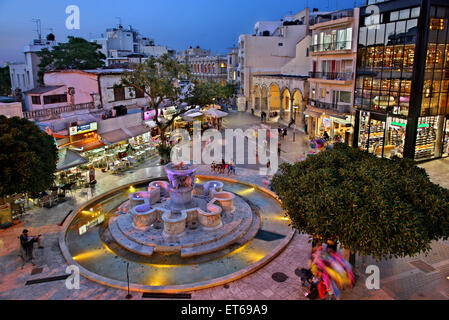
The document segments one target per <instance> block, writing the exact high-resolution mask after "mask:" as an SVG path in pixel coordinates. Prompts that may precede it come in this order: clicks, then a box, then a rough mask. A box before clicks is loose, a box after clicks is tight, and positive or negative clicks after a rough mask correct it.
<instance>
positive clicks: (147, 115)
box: [143, 109, 162, 121]
mask: <svg viewBox="0 0 449 320" xmlns="http://www.w3.org/2000/svg"><path fill="white" fill-rule="evenodd" d="M161 113H162V110H160V109H158V114H159V117H160V116H161ZM155 115H156V110H149V111H145V112H144V113H143V120H144V121H147V120H151V119H153V118H154V116H155Z"/></svg>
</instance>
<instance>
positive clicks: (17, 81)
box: [9, 34, 55, 109]
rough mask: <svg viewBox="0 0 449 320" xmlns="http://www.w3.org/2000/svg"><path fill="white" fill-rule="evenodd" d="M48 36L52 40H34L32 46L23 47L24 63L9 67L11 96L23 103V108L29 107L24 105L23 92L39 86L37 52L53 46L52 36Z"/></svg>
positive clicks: (13, 64) (38, 59)
mask: <svg viewBox="0 0 449 320" xmlns="http://www.w3.org/2000/svg"><path fill="white" fill-rule="evenodd" d="M51 36H52V35H51V34H50V35H48V36H47V37H48V38H49V39H53V40H47V41H44V40H42V39H41V40H34V41H33V43H32V44H29V45H26V46H24V47H23V53H24V57H25V62H20V63H12V64H10V65H9V75H10V77H11V90H12V94H13V95H14V96H15V97H16V99H17V100H21V101H25V108H26V109H28V108H29V105H27V103H26V99H25V96H24V95H23V92H25V91H27V90H30V89H33V88H35V87H37V86H38V85H39V83H38V71H39V63H40V58H39V57H38V55H37V52H39V51H41V50H42V49H44V48H47V49H50V48H51V47H52V46H54V45H55V41H54V36H53V37H51Z"/></svg>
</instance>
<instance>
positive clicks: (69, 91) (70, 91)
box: [68, 87, 75, 96]
mask: <svg viewBox="0 0 449 320" xmlns="http://www.w3.org/2000/svg"><path fill="white" fill-rule="evenodd" d="M68 94H69V95H71V96H73V95H74V94H75V88H73V87H70V88H69V89H68Z"/></svg>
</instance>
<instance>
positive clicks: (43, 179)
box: [0, 116, 58, 197]
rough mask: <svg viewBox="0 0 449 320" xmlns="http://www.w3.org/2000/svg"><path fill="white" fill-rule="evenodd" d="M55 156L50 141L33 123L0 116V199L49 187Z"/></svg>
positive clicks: (54, 165)
mask: <svg viewBox="0 0 449 320" xmlns="http://www.w3.org/2000/svg"><path fill="white" fill-rule="evenodd" d="M57 157H58V154H57V149H56V146H55V144H54V140H53V138H52V137H51V136H49V135H48V134H47V133H45V132H44V131H42V130H41V129H40V128H39V127H38V126H37V125H36V124H34V123H33V122H31V121H29V120H26V119H21V118H18V117H13V118H6V117H5V116H0V168H1V169H0V197H5V196H7V195H13V194H15V193H27V192H40V191H43V190H46V189H48V188H49V187H51V185H52V184H53V181H54V172H55V170H56V162H57Z"/></svg>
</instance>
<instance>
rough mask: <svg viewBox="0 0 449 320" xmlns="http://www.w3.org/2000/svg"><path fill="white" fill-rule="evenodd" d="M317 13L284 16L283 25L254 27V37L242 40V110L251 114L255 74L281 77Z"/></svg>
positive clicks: (267, 23)
mask: <svg viewBox="0 0 449 320" xmlns="http://www.w3.org/2000/svg"><path fill="white" fill-rule="evenodd" d="M317 14H318V12H316V11H315V12H312V13H309V8H306V9H304V10H302V11H300V12H299V13H297V14H295V15H289V16H285V17H284V18H283V19H282V20H281V21H259V22H257V23H256V24H255V26H254V34H252V35H249V34H242V35H240V37H239V50H238V57H239V67H238V72H237V74H238V77H239V78H240V94H241V95H242V98H243V99H239V104H240V105H239V108H240V109H243V110H248V104H249V103H251V91H252V88H253V86H252V84H251V78H252V75H253V74H254V73H270V74H279V73H280V72H281V67H283V66H284V65H285V64H286V63H288V62H289V61H290V60H291V59H293V58H295V56H296V50H297V47H296V46H297V44H298V42H300V41H301V40H303V39H304V38H305V37H306V36H307V35H309V33H310V32H309V25H310V20H311V19H312V18H313V17H314V16H316V15H317Z"/></svg>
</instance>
